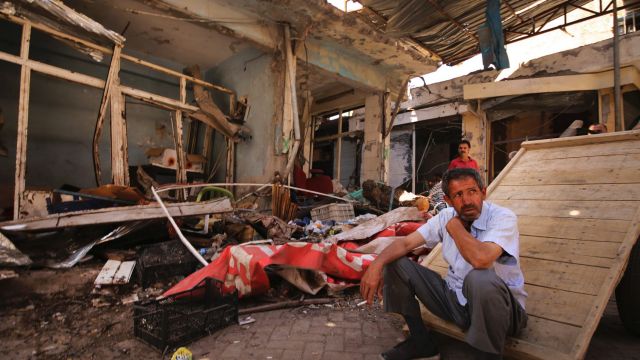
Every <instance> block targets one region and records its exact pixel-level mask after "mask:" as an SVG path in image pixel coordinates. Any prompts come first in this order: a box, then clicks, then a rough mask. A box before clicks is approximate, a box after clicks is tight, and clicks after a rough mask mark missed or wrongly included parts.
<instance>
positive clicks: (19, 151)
mask: <svg viewBox="0 0 640 360" xmlns="http://www.w3.org/2000/svg"><path fill="white" fill-rule="evenodd" d="M30 43H31V24H29V23H25V24H23V25H22V39H21V41H20V59H21V60H22V66H21V67H20V98H19V99H18V139H17V142H16V172H15V187H14V194H13V218H14V219H18V218H19V217H20V202H21V201H22V193H23V192H24V189H25V177H26V173H27V132H28V128H29V126H28V125H29V92H30V88H31V69H30V68H29V66H28V65H26V64H25V62H26V61H27V60H28V59H29V47H30V46H29V45H30Z"/></svg>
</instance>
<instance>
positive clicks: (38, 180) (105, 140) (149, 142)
mask: <svg viewBox="0 0 640 360" xmlns="http://www.w3.org/2000/svg"><path fill="white" fill-rule="evenodd" d="M16 32H17V33H16ZM16 34H17V38H18V39H19V37H20V32H19V28H16V27H14V26H11V24H9V23H7V22H5V21H1V22H0V42H1V45H2V46H0V48H2V50H3V51H7V52H12V53H16V52H17V51H18V47H19V45H18V44H19V43H16V41H15V38H16V36H15V35H16ZM129 53H131V52H129ZM132 55H137V54H134V53H132ZM30 58H31V59H33V60H36V61H41V62H45V63H47V64H51V65H55V66H59V67H62V68H65V69H68V70H71V71H75V72H80V73H83V74H87V75H91V76H95V77H98V78H102V79H104V78H106V74H107V72H108V65H109V58H108V57H107V58H105V59H104V60H103V61H102V62H100V63H98V62H95V61H94V60H92V59H91V58H89V57H88V56H86V55H84V54H82V53H80V52H77V51H75V50H74V49H72V48H71V47H68V46H67V45H66V44H63V43H60V42H57V41H55V40H52V39H51V38H50V37H48V36H44V35H43V34H41V33H39V32H34V35H33V38H32V42H31V51H30ZM145 58H146V59H149V56H145ZM149 60H151V61H154V62H156V63H159V64H162V65H164V66H169V67H171V68H174V69H181V68H182V66H181V65H179V64H173V63H167V62H166V61H162V60H160V59H149ZM0 74H1V75H0V76H1V79H2V86H1V87H0V107H1V108H2V109H3V112H4V118H5V122H6V123H5V127H4V129H3V130H2V132H0V137H1V139H2V142H3V143H4V144H5V146H6V147H7V148H8V150H9V154H8V157H0V168H1V169H2V171H0V186H2V188H3V193H4V189H6V188H7V187H11V188H12V187H13V182H14V171H15V152H16V127H17V104H18V93H19V77H20V68H19V67H18V66H16V65H13V64H9V63H7V62H4V61H0ZM120 76H121V81H122V83H123V84H125V85H129V86H135V87H139V88H141V89H143V90H148V91H153V92H154V93H156V94H160V95H164V96H169V97H174V98H176V97H177V94H178V92H179V90H178V83H177V81H175V83H174V82H172V81H171V80H170V79H167V78H166V77H165V76H162V75H160V74H158V73H155V72H152V71H149V70H145V69H144V68H142V67H139V66H137V65H132V64H130V63H128V62H125V61H123V62H122V70H121V72H120ZM101 96H102V91H101V90H99V89H96V88H91V87H87V86H84V85H79V84H76V83H70V82H66V81H63V80H60V79H57V78H53V77H49V76H45V75H42V74H39V73H36V72H32V82H31V92H30V108H29V128H28V131H29V132H28V146H27V177H26V185H27V188H34V187H38V188H42V187H47V188H55V187H59V186H60V185H62V184H65V183H67V184H73V185H76V186H79V187H92V186H95V182H94V175H93V174H94V170H93V160H92V142H93V132H94V129H95V123H96V119H97V114H98V109H99V106H100V99H101ZM126 112H127V114H126V115H127V128H128V129H127V130H128V140H129V146H128V148H129V164H130V165H137V164H145V163H147V158H146V155H145V151H146V150H147V149H148V148H150V147H173V146H174V141H173V133H172V125H171V118H170V116H171V115H170V113H169V112H168V111H165V110H159V109H157V108H154V107H150V106H148V105H145V104H142V103H140V102H138V101H136V100H133V99H131V98H127V103H126ZM109 137H110V129H109V121H108V118H107V120H106V121H105V127H104V129H103V132H102V138H101V142H100V159H101V167H102V169H103V179H104V180H106V182H110V177H111V174H110V173H111V169H110V167H111V164H110V162H111V161H110V139H109ZM12 196H13V194H12V193H11V197H12ZM9 201H11V200H10V199H9ZM3 202H4V198H3Z"/></svg>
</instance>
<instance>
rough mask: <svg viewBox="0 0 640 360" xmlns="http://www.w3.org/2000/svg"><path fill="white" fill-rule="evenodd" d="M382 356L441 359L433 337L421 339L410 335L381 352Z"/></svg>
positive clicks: (396, 359)
mask: <svg viewBox="0 0 640 360" xmlns="http://www.w3.org/2000/svg"><path fill="white" fill-rule="evenodd" d="M380 358H381V359H383V360H409V359H423V360H439V359H440V352H439V351H438V348H437V347H436V346H435V345H434V344H433V342H432V341H431V339H428V338H427V339H424V340H422V341H420V340H416V339H414V338H413V337H409V338H408V339H406V340H405V341H403V342H401V343H399V344H398V345H396V346H394V347H393V348H391V349H389V350H387V351H385V352H383V353H382V354H380Z"/></svg>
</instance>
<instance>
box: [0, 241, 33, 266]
mask: <svg viewBox="0 0 640 360" xmlns="http://www.w3.org/2000/svg"><path fill="white" fill-rule="evenodd" d="M31 263H32V261H31V259H30V258H29V257H28V256H27V255H25V254H23V253H22V252H20V250H18V248H16V246H15V245H14V244H13V243H12V242H11V240H9V239H8V238H7V237H6V236H4V235H2V233H0V266H28V265H31Z"/></svg>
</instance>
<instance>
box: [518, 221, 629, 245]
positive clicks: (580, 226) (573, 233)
mask: <svg viewBox="0 0 640 360" xmlns="http://www.w3.org/2000/svg"><path fill="white" fill-rule="evenodd" d="M630 223H631V222H630V221H626V220H603V219H592V220H584V219H576V218H553V217H547V216H541V217H532V216H518V230H519V231H520V236H523V235H531V236H542V237H552V238H560V239H575V240H582V241H605V242H617V243H619V242H622V240H623V239H624V237H625V235H626V232H625V229H627V228H628V226H629V224H630Z"/></svg>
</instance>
